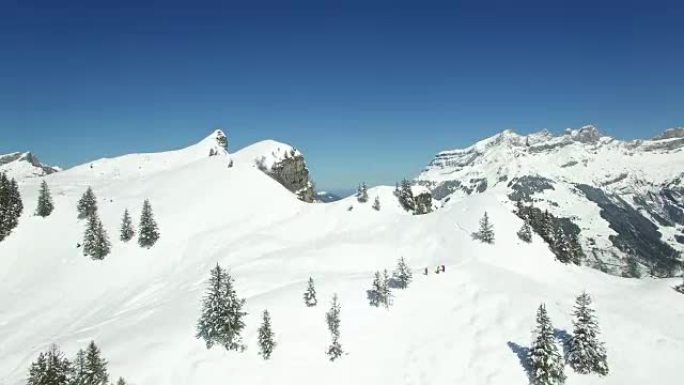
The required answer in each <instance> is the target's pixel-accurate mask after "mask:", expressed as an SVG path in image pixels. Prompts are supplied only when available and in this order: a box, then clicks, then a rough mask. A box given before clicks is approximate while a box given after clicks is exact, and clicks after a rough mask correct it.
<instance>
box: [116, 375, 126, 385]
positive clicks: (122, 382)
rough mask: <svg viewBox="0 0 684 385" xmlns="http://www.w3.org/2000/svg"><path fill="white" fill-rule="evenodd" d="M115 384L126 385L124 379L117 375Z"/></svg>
mask: <svg viewBox="0 0 684 385" xmlns="http://www.w3.org/2000/svg"><path fill="white" fill-rule="evenodd" d="M116 385H126V381H124V379H123V378H121V377H119V380H118V381H117V382H116Z"/></svg>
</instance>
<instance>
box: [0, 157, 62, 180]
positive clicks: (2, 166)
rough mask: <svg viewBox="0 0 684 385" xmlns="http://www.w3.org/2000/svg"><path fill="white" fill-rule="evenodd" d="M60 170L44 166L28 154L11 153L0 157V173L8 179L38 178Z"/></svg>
mask: <svg viewBox="0 0 684 385" xmlns="http://www.w3.org/2000/svg"><path fill="white" fill-rule="evenodd" d="M61 170H62V169H61V168H59V167H54V166H46V165H44V164H42V163H40V161H38V159H37V158H36V157H35V155H33V154H31V153H30V152H13V153H11V154H5V155H0V172H4V173H6V174H7V176H8V177H9V178H15V179H25V178H31V177H40V176H44V175H47V174H48V173H53V172H58V171H61Z"/></svg>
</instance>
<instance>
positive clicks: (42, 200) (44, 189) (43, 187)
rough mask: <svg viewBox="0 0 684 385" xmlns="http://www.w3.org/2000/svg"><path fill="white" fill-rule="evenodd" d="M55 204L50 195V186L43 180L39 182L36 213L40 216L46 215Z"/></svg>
mask: <svg viewBox="0 0 684 385" xmlns="http://www.w3.org/2000/svg"><path fill="white" fill-rule="evenodd" d="M54 208H55V205H54V204H53V203H52V196H51V195H50V188H48V184H47V182H45V181H42V182H41V183H40V192H39V193H38V207H36V215H38V216H40V217H47V216H48V215H50V214H51V213H52V210H53V209H54Z"/></svg>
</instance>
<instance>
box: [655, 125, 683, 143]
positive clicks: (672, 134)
mask: <svg viewBox="0 0 684 385" xmlns="http://www.w3.org/2000/svg"><path fill="white" fill-rule="evenodd" d="M674 138H684V127H673V128H668V129H667V130H665V131H664V132H663V133H662V134H660V135H658V136H656V137H655V138H653V140H664V139H674Z"/></svg>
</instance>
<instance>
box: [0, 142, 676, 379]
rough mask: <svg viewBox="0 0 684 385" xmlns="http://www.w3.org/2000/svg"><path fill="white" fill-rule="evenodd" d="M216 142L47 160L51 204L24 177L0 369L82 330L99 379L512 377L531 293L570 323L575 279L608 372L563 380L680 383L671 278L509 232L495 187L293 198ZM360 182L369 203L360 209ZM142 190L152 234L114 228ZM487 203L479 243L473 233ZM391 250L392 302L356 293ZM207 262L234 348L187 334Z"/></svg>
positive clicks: (558, 321) (7, 267) (2, 259)
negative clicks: (337, 341) (40, 207)
mask: <svg viewBox="0 0 684 385" xmlns="http://www.w3.org/2000/svg"><path fill="white" fill-rule="evenodd" d="M214 144H215V141H214V140H213V138H212V137H211V136H210V137H209V138H208V139H206V140H204V141H202V142H200V143H199V144H197V145H194V146H191V147H189V148H187V149H183V150H178V151H175V152H170V153H160V154H148V155H128V156H124V157H121V158H115V159H109V160H102V161H96V162H93V168H90V164H87V165H84V166H81V167H76V168H73V169H71V170H67V171H64V172H60V173H57V174H53V175H48V176H47V177H46V178H45V180H46V181H47V182H48V183H49V185H50V186H51V189H52V193H53V197H54V199H55V211H54V213H53V214H52V215H51V216H49V217H47V218H39V217H35V216H32V215H31V214H30V213H31V211H32V210H33V207H34V206H33V205H34V203H35V200H36V196H37V190H38V184H39V180H35V179H25V180H23V181H21V186H20V187H21V191H22V194H23V197H24V202H25V206H26V212H25V214H24V215H23V216H22V218H21V221H20V225H19V226H18V228H17V229H15V231H14V232H13V233H12V235H10V236H9V237H8V238H7V239H6V240H5V241H3V242H2V243H0V384H3V385H18V384H22V383H23V380H24V378H25V376H26V373H27V369H28V366H29V364H30V362H31V361H32V360H33V359H34V358H35V356H36V355H37V354H38V352H40V351H43V350H45V349H46V347H47V346H48V345H49V344H50V343H57V344H59V345H60V346H61V347H62V349H63V350H64V351H65V352H66V353H67V354H69V355H73V354H75V352H76V351H77V349H78V348H80V347H83V346H85V345H86V343H87V342H88V341H89V340H90V339H95V340H96V342H97V343H98V345H99V346H100V347H101V348H102V351H103V354H104V355H105V357H106V358H107V359H108V360H109V371H110V373H111V375H112V376H115V377H118V376H124V377H125V378H126V379H127V380H128V381H129V382H130V383H132V384H138V385H147V384H155V385H156V384H160V385H165V384H169V385H170V384H173V385H179V384H180V385H182V384H198V385H199V384H201V385H211V384H225V383H228V382H230V383H239V384H248V385H249V384H273V383H286V384H290V383H299V384H321V383H325V384H350V383H356V384H379V383H382V384H454V383H457V384H466V385H467V384H525V383H527V378H526V372H525V370H524V368H523V366H522V365H521V363H520V361H519V357H518V355H519V354H522V353H521V352H524V349H525V347H526V346H528V344H529V342H530V339H531V336H530V331H531V329H532V328H533V326H534V315H535V311H536V307H537V306H538V305H539V303H540V302H545V303H546V304H547V307H548V310H549V312H550V315H551V318H552V320H553V322H554V326H556V327H557V328H559V329H560V330H561V331H562V330H565V331H567V332H571V324H570V315H569V313H570V310H571V306H572V304H573V302H574V297H575V296H576V295H577V294H579V293H580V292H581V291H582V290H588V291H589V292H590V293H591V294H592V295H593V296H594V299H595V302H596V304H597V308H598V314H599V317H600V322H601V326H602V329H603V332H604V334H603V336H604V338H605V340H606V343H607V347H608V354H609V365H610V368H611V374H610V375H609V376H608V377H606V378H598V377H593V376H579V375H575V374H574V373H571V372H570V370H569V368H568V369H567V370H568V374H569V379H568V382H567V383H568V384H571V385H572V384H621V385H624V384H643V383H658V384H668V383H675V382H677V381H678V379H679V378H680V374H681V370H680V367H679V366H680V365H681V363H682V357H683V356H684V330H683V329H682V328H681V327H680V326H681V325H682V322H683V321H684V310H683V309H684V306H682V305H684V296H682V295H679V294H677V293H676V292H675V291H673V290H672V289H671V286H672V285H673V284H674V281H672V280H650V279H646V280H632V279H622V278H617V277H612V276H608V275H605V274H601V273H599V272H597V271H595V270H591V269H588V268H583V267H576V266H566V265H562V264H559V263H557V262H555V261H554V258H553V256H552V255H551V254H550V252H549V251H548V249H547V247H546V246H545V245H544V244H543V243H542V242H540V241H539V239H535V240H534V242H533V243H532V244H530V245H528V244H523V243H521V242H520V241H519V240H518V239H517V237H516V236H515V229H517V228H518V227H519V226H520V224H521V222H520V220H519V219H518V218H517V217H515V216H514V215H513V214H512V213H511V208H512V207H511V206H510V204H509V203H508V202H506V201H507V199H506V196H505V195H506V190H505V189H502V188H493V189H488V190H487V191H486V192H485V193H483V194H478V195H472V196H469V197H468V198H467V199H463V200H453V201H451V202H449V203H448V204H446V205H445V206H444V208H442V209H441V210H439V211H437V212H434V213H432V214H429V215H423V216H411V215H408V214H407V213H405V212H404V211H403V210H402V209H401V208H400V207H399V204H398V202H397V201H396V198H395V197H394V196H393V190H394V188H393V187H386V186H381V187H376V188H372V189H369V191H368V195H369V198H370V199H369V202H367V203H365V204H361V203H359V202H357V201H356V199H355V198H354V197H350V198H347V199H344V200H341V201H337V202H334V203H329V204H306V203H303V202H301V201H299V200H298V199H296V197H295V196H294V195H293V194H292V193H290V192H289V191H287V190H286V189H285V188H283V187H282V186H281V185H280V184H278V183H277V182H276V181H274V180H273V179H271V178H270V177H268V176H267V175H266V174H264V173H262V172H261V171H259V170H258V168H257V167H256V166H255V165H254V163H253V159H254V156H255V152H254V151H253V150H254V148H255V147H251V149H249V148H248V150H245V152H244V153H243V152H242V151H238V152H236V153H234V154H231V155H228V154H227V153H226V154H222V155H220V156H213V157H209V156H208V148H213V147H212V146H214ZM262 145H264V147H265V148H267V149H268V151H271V149H272V146H270V145H265V144H262ZM257 146H261V145H257ZM283 146H285V145H283ZM257 153H258V151H257ZM269 153H270V152H269ZM257 155H258V154H257ZM264 155H267V154H264ZM230 159H233V160H234V165H233V167H230V168H229V167H228V164H229V160H230ZM88 185H90V186H92V187H93V189H94V191H95V194H96V195H97V197H98V204H99V211H100V215H101V218H102V220H103V223H104V225H105V227H106V228H107V230H108V232H109V235H110V239H111V240H112V244H113V247H112V253H111V254H110V255H109V256H108V257H107V258H106V259H105V260H104V261H92V260H90V259H88V258H86V257H83V256H82V255H81V250H80V249H77V248H76V243H77V242H80V240H81V237H82V232H83V226H84V223H83V222H82V221H78V220H77V219H76V209H75V207H76V202H77V200H78V199H79V197H80V195H81V194H82V192H83V191H84V190H85V188H86V186H88ZM375 196H378V197H379V198H380V201H381V206H382V208H381V210H380V211H376V210H373V209H372V208H371V203H372V201H373V200H374V198H375ZM146 198H149V199H150V201H151V203H152V207H153V210H154V213H155V217H156V219H157V221H158V223H159V227H160V231H161V238H160V240H159V242H158V243H157V244H156V245H155V246H154V247H153V248H151V249H149V250H147V249H141V248H139V247H137V245H136V244H135V242H131V243H130V244H123V243H121V242H120V241H118V236H117V235H118V234H117V230H118V225H119V221H120V218H121V215H122V213H123V210H124V209H125V208H128V209H129V210H131V213H132V214H133V215H134V216H135V217H137V215H139V210H140V207H141V205H142V201H143V200H144V199H146ZM349 207H352V210H351V211H350V210H349ZM485 210H487V211H488V212H489V214H490V217H491V219H492V221H493V222H494V225H495V230H496V237H497V239H496V243H495V244H494V245H482V244H479V243H477V242H474V241H473V240H472V239H471V237H470V233H471V232H472V231H474V230H475V229H476V228H477V222H478V219H479V217H480V216H481V215H482V213H483V212H484V211H485ZM400 256H405V257H406V259H407V261H408V262H409V264H410V265H411V266H412V267H413V268H414V270H415V281H414V283H413V284H412V286H411V287H410V288H409V289H408V290H405V291H395V292H394V293H395V299H394V306H393V307H392V308H390V310H389V311H386V310H384V309H377V308H371V307H370V306H368V305H367V302H366V298H365V290H366V289H368V288H369V286H370V282H371V279H372V274H373V272H374V271H375V270H378V269H383V268H393V267H394V264H395V262H396V260H397V258H398V257H400ZM217 262H218V263H220V264H222V265H224V266H226V267H229V268H230V270H231V272H232V274H233V276H234V277H235V279H236V288H237V291H238V294H239V295H241V296H244V297H245V298H246V299H247V302H246V308H247V309H246V310H247V311H248V312H249V315H248V316H247V319H246V323H247V327H246V330H245V334H244V339H245V342H246V343H247V344H248V349H247V350H246V351H245V352H243V353H235V352H226V351H225V350H222V349H220V348H214V349H212V350H207V349H206V348H205V346H204V344H203V342H202V341H199V340H197V339H195V338H194V334H195V323H196V320H197V317H198V315H199V311H200V300H201V297H202V294H203V290H204V288H205V285H206V281H207V278H208V272H209V269H210V268H211V267H213V266H214V265H215V264H216V263H217ZM437 264H445V265H446V273H445V274H440V275H436V274H433V273H432V271H431V272H430V274H429V275H428V276H423V275H422V274H420V271H421V270H422V269H423V268H424V267H429V268H430V270H432V269H433V268H434V266H436V265H437ZM309 276H312V277H313V278H314V279H315V281H316V288H317V292H318V299H319V306H317V307H314V308H307V307H305V306H304V304H303V301H302V293H303V291H304V289H305V288H306V280H307V279H308V277H309ZM333 293H338V294H339V296H340V301H341V304H342V315H341V321H342V325H341V343H342V346H343V348H344V350H345V352H346V353H347V354H346V355H345V356H343V357H342V358H341V359H340V360H338V361H336V362H334V363H331V362H329V361H328V360H327V357H326V356H325V354H324V352H325V350H326V348H327V345H328V343H329V335H328V331H327V328H326V325H325V318H324V313H325V312H326V311H327V308H328V305H329V301H330V298H331V296H332V294H333ZM263 309H268V310H269V311H270V312H271V315H272V318H273V328H274V331H275V333H276V338H277V342H278V346H277V347H276V350H275V352H274V354H273V356H272V359H271V360H270V361H263V360H262V359H261V357H260V356H258V355H257V348H256V344H255V341H256V331H257V328H258V323H259V317H260V314H261V311H262V310H263ZM656 355H657V359H654V357H656Z"/></svg>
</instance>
